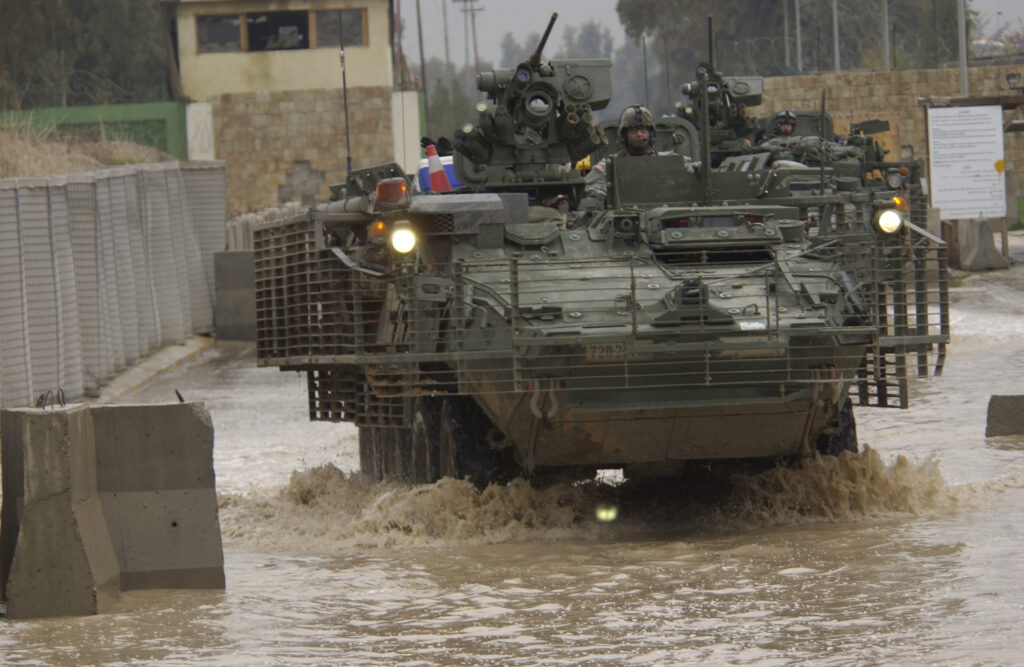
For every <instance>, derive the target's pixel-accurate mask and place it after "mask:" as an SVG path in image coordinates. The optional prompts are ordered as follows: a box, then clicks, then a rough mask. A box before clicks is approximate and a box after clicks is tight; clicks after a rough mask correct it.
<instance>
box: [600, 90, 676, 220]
mask: <svg viewBox="0 0 1024 667" xmlns="http://www.w3.org/2000/svg"><path fill="white" fill-rule="evenodd" d="M634 127H646V128H647V129H648V130H649V131H650V133H651V134H650V138H649V139H648V141H647V149H646V151H644V152H643V153H630V152H629V140H628V138H627V137H626V133H627V132H628V131H629V130H630V129H631V128H634ZM619 144H620V145H621V146H622V148H621V149H619V150H618V151H617V152H616V153H614V154H613V155H612V156H611V157H625V156H636V155H674V153H672V152H664V153H658V151H656V150H654V117H653V116H651V112H650V111H648V110H647V108H646V107H642V106H639V105H633V106H631V107H626V109H625V110H624V111H623V112H622V115H620V116H619ZM607 166H608V158H602V159H601V161H600V162H598V163H597V164H595V165H594V166H593V167H591V169H590V173H588V174H587V176H586V178H584V182H585V183H586V188H585V190H584V194H585V196H586V198H588V199H592V200H594V201H595V202H598V203H599V204H602V205H603V204H604V200H605V198H606V197H607V196H608V182H607V177H606V176H605V169H607Z"/></svg>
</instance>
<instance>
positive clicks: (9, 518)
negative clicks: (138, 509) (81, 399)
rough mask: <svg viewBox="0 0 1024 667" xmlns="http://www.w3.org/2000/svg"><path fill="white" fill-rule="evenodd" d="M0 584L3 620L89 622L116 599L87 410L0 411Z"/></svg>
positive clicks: (113, 563) (115, 572) (116, 582)
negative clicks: (0, 497)
mask: <svg viewBox="0 0 1024 667" xmlns="http://www.w3.org/2000/svg"><path fill="white" fill-rule="evenodd" d="M0 424H2V425H0V442H2V443H3V462H2V465H3V485H4V486H3V492H4V501H3V510H2V513H3V524H2V526H0V533H2V537H0V545H2V549H0V584H2V585H3V593H4V597H5V599H6V600H7V615H8V616H9V617H11V618H38V617H45V616H71V615H82V614H96V613H100V612H103V611H106V610H107V609H108V608H109V607H110V606H111V604H112V603H113V602H114V601H115V600H116V598H117V595H118V592H119V591H120V580H119V571H118V567H117V558H116V556H115V555H114V551H113V547H112V545H111V541H110V534H109V531H108V529H107V525H106V522H105V520H104V519H103V512H102V508H101V506H100V501H99V498H98V496H97V493H96V476H95V465H94V463H93V460H94V457H93V449H92V447H91V442H92V424H91V420H90V418H89V412H88V409H87V408H85V407H84V406H76V407H71V408H66V409H62V410H37V409H21V410H5V411H4V412H3V413H2V415H0Z"/></svg>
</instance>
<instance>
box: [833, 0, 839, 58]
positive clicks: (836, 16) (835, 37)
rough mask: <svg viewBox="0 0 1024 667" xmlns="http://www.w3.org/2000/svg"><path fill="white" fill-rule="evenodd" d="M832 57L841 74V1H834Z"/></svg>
mask: <svg viewBox="0 0 1024 667" xmlns="http://www.w3.org/2000/svg"><path fill="white" fill-rule="evenodd" d="M832 55H833V57H834V60H835V70H836V74H838V73H839V0H832Z"/></svg>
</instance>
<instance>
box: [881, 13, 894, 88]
mask: <svg viewBox="0 0 1024 667" xmlns="http://www.w3.org/2000/svg"><path fill="white" fill-rule="evenodd" d="M891 48H892V47H891V46H890V45H889V0H882V53H884V54H885V59H884V60H885V71H886V72H888V71H889V70H890V69H892V68H891V67H890V65H889V51H890V49H891Z"/></svg>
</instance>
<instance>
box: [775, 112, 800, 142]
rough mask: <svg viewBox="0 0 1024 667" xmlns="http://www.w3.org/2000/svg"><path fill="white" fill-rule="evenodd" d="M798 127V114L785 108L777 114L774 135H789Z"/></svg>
mask: <svg viewBox="0 0 1024 667" xmlns="http://www.w3.org/2000/svg"><path fill="white" fill-rule="evenodd" d="M795 128H796V114H795V113H793V112H792V111H790V110H789V109H783V110H782V111H780V112H779V113H777V114H775V129H774V130H773V131H772V136H775V137H788V136H789V135H791V134H793V130H794V129H795Z"/></svg>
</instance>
